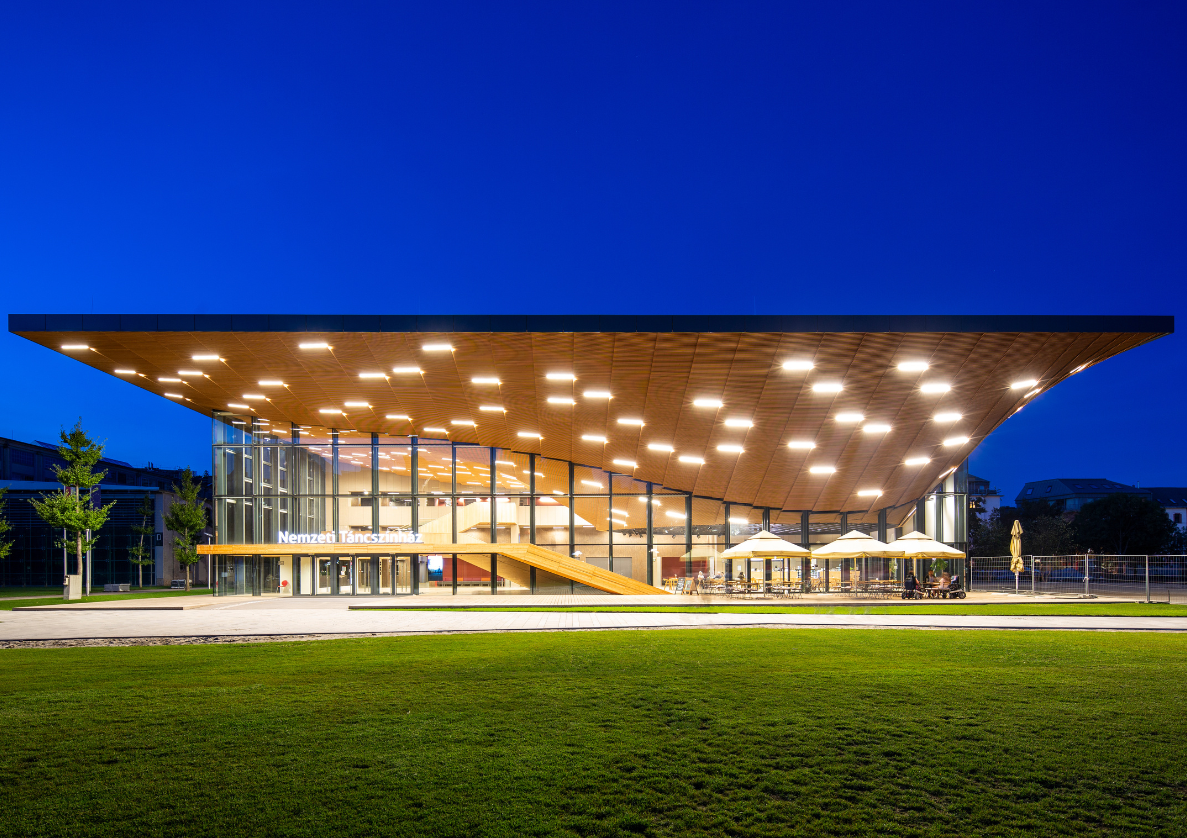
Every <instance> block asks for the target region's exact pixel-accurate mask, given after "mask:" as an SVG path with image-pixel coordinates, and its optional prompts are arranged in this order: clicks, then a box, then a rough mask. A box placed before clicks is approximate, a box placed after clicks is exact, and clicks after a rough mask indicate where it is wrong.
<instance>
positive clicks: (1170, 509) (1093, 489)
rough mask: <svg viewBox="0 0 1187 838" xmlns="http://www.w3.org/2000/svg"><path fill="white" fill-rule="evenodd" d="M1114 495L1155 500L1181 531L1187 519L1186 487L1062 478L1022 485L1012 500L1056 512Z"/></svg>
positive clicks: (1089, 478) (1076, 509)
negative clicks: (1044, 505)
mask: <svg viewBox="0 0 1187 838" xmlns="http://www.w3.org/2000/svg"><path fill="white" fill-rule="evenodd" d="M1115 494H1125V495H1138V496H1140V497H1144V498H1151V499H1153V500H1155V501H1157V502H1158V503H1159V504H1160V505H1161V506H1162V508H1163V509H1165V510H1166V514H1167V517H1169V518H1170V519H1171V521H1173V522H1174V523H1175V525H1176V526H1177V527H1178V528H1179V529H1180V530H1181V531H1182V530H1184V528H1185V524H1184V522H1185V521H1187V489H1184V488H1180V487H1176V486H1159V487H1151V488H1149V489H1143V488H1141V487H1140V486H1128V485H1126V484H1124V483H1118V482H1117V481H1116V480H1106V479H1104V478H1102V477H1063V478H1058V479H1055V480H1035V481H1032V482H1030V483H1026V484H1024V485H1023V486H1022V490H1021V491H1020V492H1019V493H1018V497H1017V498H1016V500H1015V502H1016V503H1017V502H1019V501H1026V500H1042V501H1046V502H1047V503H1048V504H1050V505H1051V507H1052V509H1053V510H1054V511H1056V512H1063V513H1072V514H1075V513H1077V512H1079V511H1080V509H1081V508H1082V507H1083V506H1084V504H1086V503H1089V502H1091V501H1094V500H1100V499H1101V498H1104V497H1108V496H1109V495H1115Z"/></svg>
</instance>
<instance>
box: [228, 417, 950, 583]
mask: <svg viewBox="0 0 1187 838" xmlns="http://www.w3.org/2000/svg"><path fill="white" fill-rule="evenodd" d="M213 442H214V445H213V467H214V468H213V471H214V477H215V480H214V486H215V515H216V523H215V526H216V529H217V541H218V543H220V544H242V545H244V547H245V549H244V551H243V552H244V557H243V559H244V561H242V562H239V563H238V564H236V562H235V561H234V560H233V559H231V558H228V559H227V560H226V561H224V563H223V565H222V566H221V567H220V572H219V578H220V579H222V580H226V585H225V589H226V590H228V591H232V590H247V591H252V590H256V589H259V590H261V591H264V590H268V591H271V592H273V593H280V594H282V595H283V594H286V593H289V594H299V595H312V596H317V595H323V594H345V593H357V594H397V593H420V594H433V593H436V594H446V595H458V594H486V595H489V594H494V593H499V592H508V593H511V592H521V593H526V592H529V591H531V592H536V593H549V592H556V593H562V592H563V593H568V592H575V591H578V590H581V586H579V585H577V586H575V585H574V584H572V583H571V582H570V581H569V580H567V579H561V578H558V577H553V576H552V575H550V574H547V573H545V572H544V571H542V570H536V571H533V570H531V569H530V568H528V567H527V566H525V565H523V564H522V563H520V562H515V561H513V560H510V559H507V558H506V557H498V556H496V555H491V554H487V553H481V552H474V553H463V554H459V555H437V554H423V553H417V552H416V546H415V541H416V539H417V537H418V536H419V540H420V541H421V542H423V543H426V544H484V545H485V544H495V543H498V544H516V543H533V544H538V545H540V546H542V547H545V548H547V549H550V550H554V551H556V552H558V553H561V554H562V555H565V556H570V557H573V558H576V559H577V560H579V561H583V562H587V563H589V564H592V565H595V566H596V567H599V568H602V569H605V570H608V571H610V572H613V573H618V574H621V575H623V576H628V577H630V578H632V579H635V580H638V581H640V582H647V583H650V584H653V585H656V586H661V587H669V588H675V587H676V586H677V585H681V584H685V585H686V584H688V582H687V580H690V579H699V578H701V577H704V578H706V579H711V578H717V579H722V578H726V577H728V578H731V579H737V578H738V577H739V576H743V577H745V578H748V579H750V580H751V581H754V582H758V581H760V580H766V581H774V582H778V581H787V582H793V583H794V582H799V583H801V584H804V583H807V584H812V585H813V587H818V588H825V587H832V585H834V584H838V583H842V582H846V581H849V580H851V579H853V578H855V577H857V578H861V577H862V576H864V574H870V575H874V576H893V575H894V574H895V571H896V570H897V568H892V567H888V566H883V565H880V564H879V565H875V566H874V567H872V568H866V567H864V566H862V567H858V566H856V563H853V562H848V563H839V562H833V563H832V566H831V567H827V568H826V567H824V566H823V563H822V562H821V563H815V562H812V561H807V562H804V563H800V562H798V561H795V560H792V561H786V562H784V561H781V560H775V561H774V562H764V561H762V560H756V561H752V562H751V561H741V560H733V561H729V560H726V559H723V558H722V556H721V554H722V552H723V551H724V550H726V549H727V548H728V547H730V546H733V545H736V544H739V543H741V542H742V541H745V540H746V539H747V538H749V537H751V536H752V535H754V534H756V533H757V532H758V531H759V530H760V529H763V528H766V529H770V530H771V531H772V532H774V533H775V534H776V535H778V536H780V537H781V538H785V539H787V540H789V541H792V542H795V543H800V542H801V541H802V540H803V538H802V536H801V532H800V530H801V528H802V525H803V524H804V522H805V517H804V516H803V514H802V513H800V512H798V511H779V510H767V509H761V508H757V507H750V506H746V505H743V504H731V503H725V502H722V501H720V500H716V499H711V498H701V497H694V496H692V495H689V494H686V493H681V492H676V491H672V490H670V489H667V488H664V487H662V486H659V485H656V484H651V483H646V482H644V481H640V480H636V479H634V478H632V477H630V476H629V475H622V474H613V473H609V472H605V471H602V470H600V469H597V468H592V467H589V466H584V465H580V464H575V463H569V462H565V461H562V460H553V459H549V458H546V457H543V456H540V455H535V454H523V453H518V452H513V451H508V450H505V449H492V448H487V447H484V446H476V445H466V444H461V443H451V442H450V441H448V440H437V439H421V438H418V437H414V436H400V435H387V434H360V433H358V432H356V431H339V430H336V429H333V428H318V427H298V426H283V427H282V426H280V425H279V424H276V423H267V422H263V421H262V420H260V419H259V418H256V417H252V416H250V415H246V414H235V413H230V412H227V413H223V412H216V413H215V417H214V423H213ZM963 479H964V472H963V470H962V471H960V472H958V474H956V475H954V476H952V477H950V478H949V480H948V481H946V485H944V486H943V487H942V488H943V489H944V490H945V491H944V492H942V493H936V494H943V495H947V496H948V497H951V498H952V502H951V503H950V504H949V506H950V507H951V511H948V510H947V508H944V509H943V510H941V515H940V516H939V517H940V522H939V526H938V528H939V529H942V530H944V531H945V535H949V534H954V535H957V536H959V537H961V538H963V537H964V530H965V517H966V516H965V514H964V510H963V508H962V506H963V505H962V504H960V503H959V502H958V499H957V498H958V496H959V494H960V490H962V489H963V488H964V486H963ZM946 501H947V498H944V499H943V500H941V499H940V498H937V497H936V496H935V495H933V497H932V499H931V503H932V504H933V505H934V506H935V507H936V508H937V509H939V508H940V507H941V504H943V503H945V502H946ZM932 514H933V516H934V513H932ZM840 523H841V521H840V520H839V516H836V515H823V516H822V515H819V514H817V515H812V516H810V536H811V541H812V543H813V544H816V543H820V542H822V541H827V540H830V538H829V535H832V534H833V533H836V534H839V532H837V529H836V528H837V527H838V526H839V525H840ZM818 531H819V532H818ZM942 540H949V539H948V538H943V539H942ZM252 544H292V545H294V546H293V552H292V555H291V556H289V557H287V558H284V559H283V560H281V561H280V562H279V563H278V564H276V565H275V566H273V565H269V566H268V567H267V568H266V569H264V566H263V565H262V564H260V562H259V561H255V560H250V556H251V550H250V548H249V545H252ZM319 544H322V545H326V544H335V545H349V544H358V545H360V547H359V553H358V554H357V555H338V556H327V555H324V554H323V555H319V554H318V548H317V545H319ZM269 561H271V560H269ZM802 565H807V567H804V566H802ZM224 574H225V575H224ZM253 580H257V581H253ZM681 580H685V582H684V583H681ZM809 580H810V581H809Z"/></svg>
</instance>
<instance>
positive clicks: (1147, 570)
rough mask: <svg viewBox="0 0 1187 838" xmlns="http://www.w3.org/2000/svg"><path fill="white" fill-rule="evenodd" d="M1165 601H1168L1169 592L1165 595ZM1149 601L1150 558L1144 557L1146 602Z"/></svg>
mask: <svg viewBox="0 0 1187 838" xmlns="http://www.w3.org/2000/svg"><path fill="white" fill-rule="evenodd" d="M1167 599H1168V600H1169V599H1170V594H1169V592H1168V593H1167ZM1149 601H1150V557H1149V556H1146V602H1149Z"/></svg>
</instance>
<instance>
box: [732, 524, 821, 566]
mask: <svg viewBox="0 0 1187 838" xmlns="http://www.w3.org/2000/svg"><path fill="white" fill-rule="evenodd" d="M810 555H812V551H811V550H808V549H807V548H804V547H801V546H800V545H798V544H792V543H791V542H790V541H784V540H783V539H782V538H780V537H779V536H777V535H775V534H773V533H769V532H767V531H766V530H762V531H761V532H759V533H758V534H757V535H752V536H751V537H750V538H748V539H746V540H745V541H743V542H742V543H741V544H735V545H734V546H733V547H731V548H729V549H728V550H722V551H721V558H723V559H766V558H771V559H791V558H799V557H803V556H810Z"/></svg>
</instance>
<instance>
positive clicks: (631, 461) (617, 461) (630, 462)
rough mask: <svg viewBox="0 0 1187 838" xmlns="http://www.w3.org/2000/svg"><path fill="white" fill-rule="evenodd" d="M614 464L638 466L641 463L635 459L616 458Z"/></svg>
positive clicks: (629, 466)
mask: <svg viewBox="0 0 1187 838" xmlns="http://www.w3.org/2000/svg"><path fill="white" fill-rule="evenodd" d="M614 465H616V466H622V467H624V468H638V467H639V464H638V463H636V462H635V461H634V460H615V461H614Z"/></svg>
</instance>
